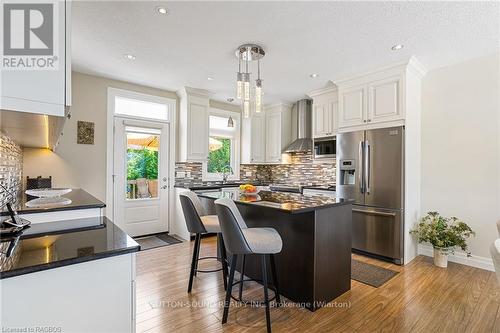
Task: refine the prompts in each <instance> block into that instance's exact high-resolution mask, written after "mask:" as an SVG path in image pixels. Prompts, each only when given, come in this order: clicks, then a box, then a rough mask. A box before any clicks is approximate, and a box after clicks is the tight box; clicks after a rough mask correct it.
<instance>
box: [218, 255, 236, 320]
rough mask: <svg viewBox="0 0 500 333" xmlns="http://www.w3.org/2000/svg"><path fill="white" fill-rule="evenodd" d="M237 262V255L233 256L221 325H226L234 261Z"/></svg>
mask: <svg viewBox="0 0 500 333" xmlns="http://www.w3.org/2000/svg"><path fill="white" fill-rule="evenodd" d="M237 260H238V255H236V254H233V256H232V258H231V269H230V271H229V281H228V286H227V290H226V300H225V301H224V313H223V315H222V323H223V324H225V323H227V316H228V315H229V303H230V301H231V292H232V290H233V280H234V271H235V270H236V261H237Z"/></svg>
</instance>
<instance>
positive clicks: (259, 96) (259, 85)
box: [255, 59, 262, 113]
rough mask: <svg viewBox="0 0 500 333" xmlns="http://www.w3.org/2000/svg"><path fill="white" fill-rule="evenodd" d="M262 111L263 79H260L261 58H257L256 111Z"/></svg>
mask: <svg viewBox="0 0 500 333" xmlns="http://www.w3.org/2000/svg"><path fill="white" fill-rule="evenodd" d="M260 111H262V80H261V79H260V59H259V60H257V80H256V81H255V112H256V113H259V112H260Z"/></svg>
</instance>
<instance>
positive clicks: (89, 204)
mask: <svg viewBox="0 0 500 333" xmlns="http://www.w3.org/2000/svg"><path fill="white" fill-rule="evenodd" d="M62 197H64V198H67V199H69V200H71V202H70V203H68V204H66V205H51V206H44V207H28V206H27V205H26V203H27V202H29V201H30V200H31V199H33V197H29V196H28V195H26V194H25V193H24V192H22V193H20V194H19V195H18V198H19V199H18V202H17V204H16V207H15V208H16V210H17V212H18V213H19V214H23V213H25V214H29V213H45V212H52V211H61V210H74V209H87V208H104V207H106V204H105V203H104V202H102V201H100V200H98V199H97V198H95V197H94V196H92V195H91V194H89V193H88V192H86V191H84V190H82V189H80V188H76V189H73V190H72V191H71V192H69V193H67V194H65V195H63V196H62ZM6 215H9V212H8V211H7V208H4V209H3V211H1V212H0V216H6Z"/></svg>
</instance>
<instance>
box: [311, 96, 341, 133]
mask: <svg viewBox="0 0 500 333" xmlns="http://www.w3.org/2000/svg"><path fill="white" fill-rule="evenodd" d="M309 96H310V97H312V99H313V115H312V121H313V128H312V133H313V137H314V138H322V137H328V136H333V135H335V134H337V131H338V97H337V90H336V88H328V89H321V90H316V91H314V92H311V93H309Z"/></svg>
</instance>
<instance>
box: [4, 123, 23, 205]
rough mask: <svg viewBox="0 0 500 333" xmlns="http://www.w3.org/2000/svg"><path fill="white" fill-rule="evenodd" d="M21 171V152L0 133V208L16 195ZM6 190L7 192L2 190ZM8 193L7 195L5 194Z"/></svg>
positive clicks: (20, 179)
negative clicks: (11, 194) (12, 195)
mask: <svg viewBox="0 0 500 333" xmlns="http://www.w3.org/2000/svg"><path fill="white" fill-rule="evenodd" d="M22 171H23V151H22V149H21V147H20V146H19V145H17V144H16V143H15V142H14V141H12V140H11V139H10V138H9V137H8V136H6V135H4V134H3V133H2V132H0V184H2V186H3V187H2V186H0V208H1V207H3V206H4V205H5V204H6V203H7V201H9V200H10V199H11V198H12V197H11V196H10V195H9V194H8V193H14V194H15V199H16V200H17V193H18V191H19V189H20V187H21V182H22ZM4 187H5V188H6V189H7V191H6V190H5V189H4ZM7 192H8V193H7Z"/></svg>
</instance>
